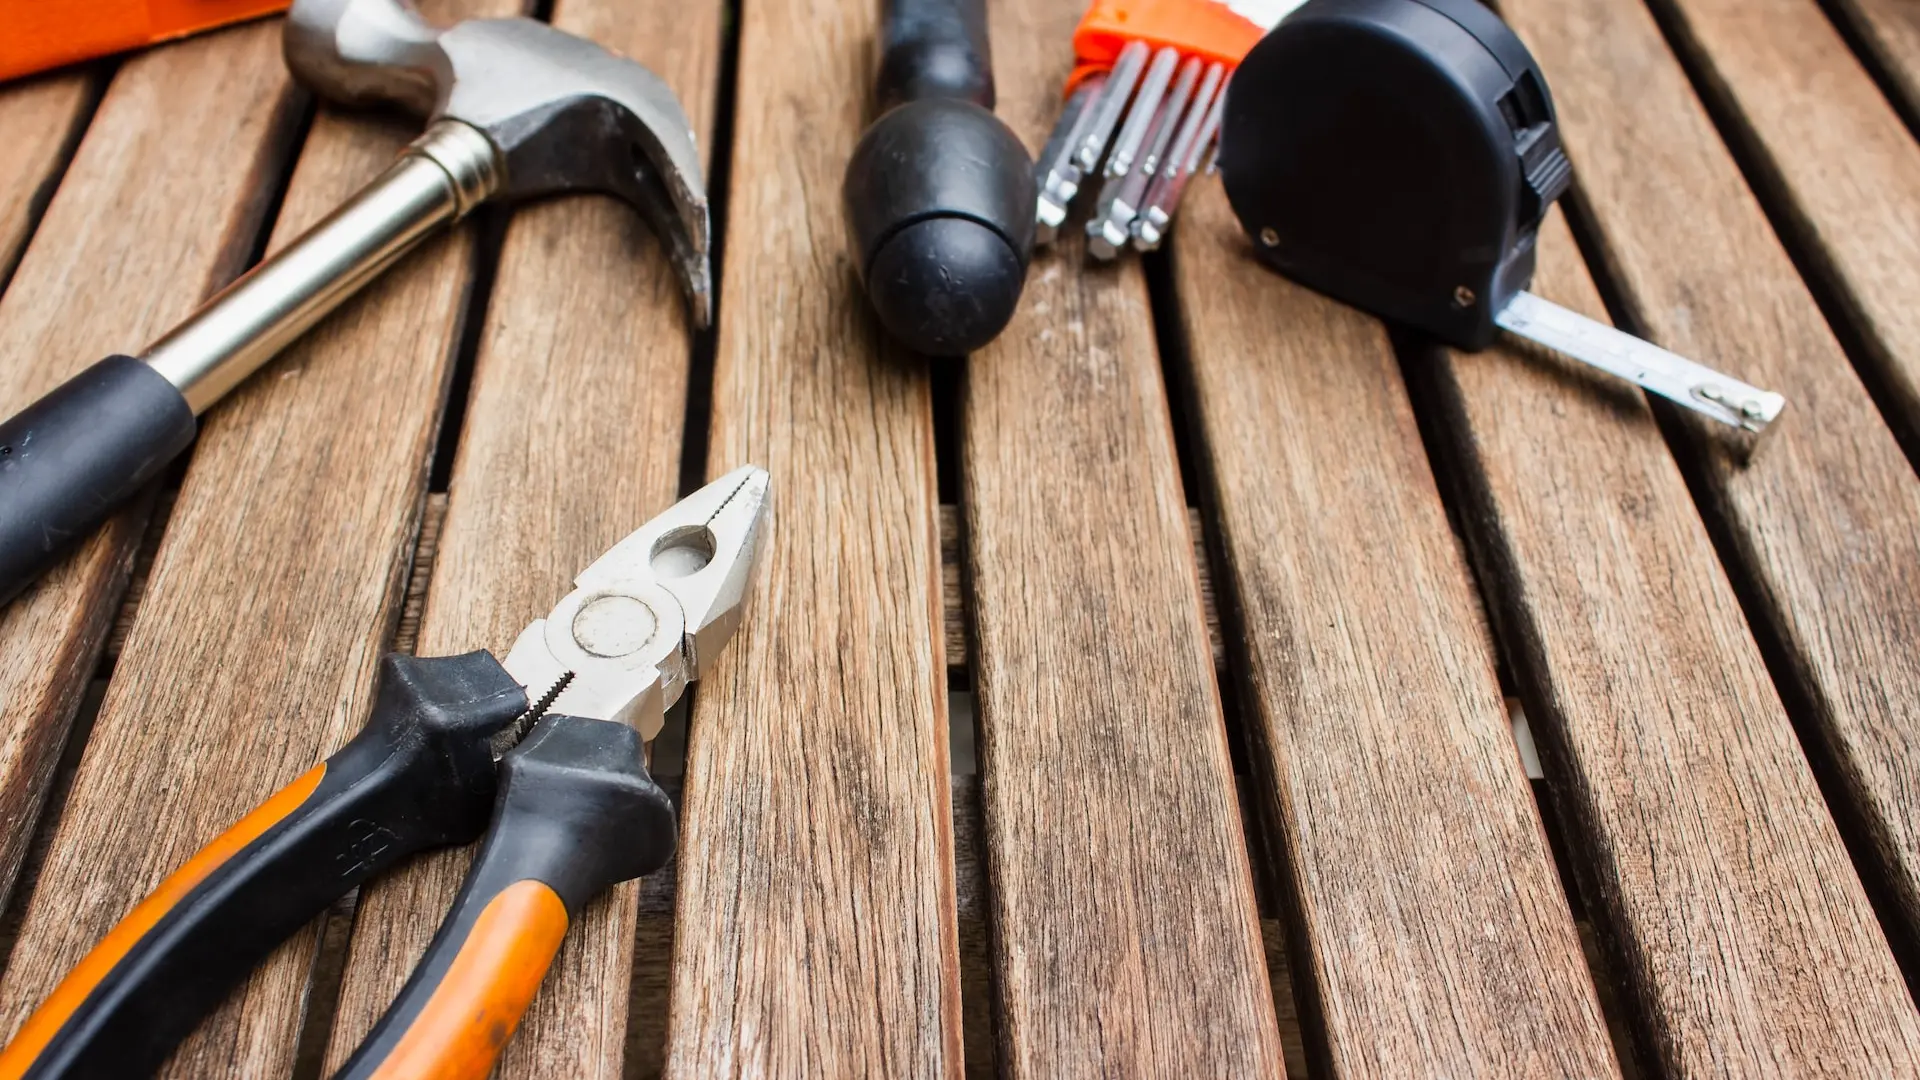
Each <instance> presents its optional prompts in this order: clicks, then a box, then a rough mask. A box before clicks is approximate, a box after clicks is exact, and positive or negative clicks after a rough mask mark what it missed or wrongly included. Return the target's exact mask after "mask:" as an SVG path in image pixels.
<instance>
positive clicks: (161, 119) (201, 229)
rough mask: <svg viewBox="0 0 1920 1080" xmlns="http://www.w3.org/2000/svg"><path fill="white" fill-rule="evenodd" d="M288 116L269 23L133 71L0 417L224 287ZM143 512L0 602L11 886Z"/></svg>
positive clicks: (30, 276)
mask: <svg viewBox="0 0 1920 1080" xmlns="http://www.w3.org/2000/svg"><path fill="white" fill-rule="evenodd" d="M48 92H49V93H53V94H55V96H58V94H59V91H57V90H55V91H48ZM41 119H43V120H44V119H45V117H44V116H42V117H41ZM293 120H294V115H293V113H292V110H291V109H290V107H289V95H288V93H287V89H286V76H285V74H284V72H283V70H282V68H281V63H280V50H279V40H278V37H277V35H276V33H275V32H274V30H273V29H272V28H270V27H266V26H250V27H241V28H238V29H234V30H229V31H225V32H222V33H217V34H211V35H208V36H205V37H201V38H196V39H195V40H193V41H190V42H185V43H182V44H179V45H174V46H168V47H164V48H160V49H155V50H153V51H151V52H147V53H144V54H142V55H141V56H139V57H137V58H135V59H133V60H130V61H128V62H127V63H126V64H125V65H123V66H122V67H121V69H120V71H119V74H118V75H117V76H116V77H115V78H114V80H113V83H112V85H111V86H110V88H109V89H108V91H107V93H106V96H105V98H104V100H103V101H102V102H101V104H100V107H99V109H98V111H97V113H96V115H95V117H94V119H93V122H92V123H91V125H90V126H89V129H88V131H87V134H86V136H85V137H84V139H83V140H82V141H81V143H80V145H79V147H78V148H77V150H76V151H75V155H74V159H73V161H72V162H71V164H70V165H69V167H68V169H67V171H66V173H65V179H64V182H63V183H62V184H61V186H60V189H59V191H58V192H57V193H56V194H55V196H54V198H53V200H52V201H51V202H50V203H49V204H48V206H47V210H46V214H45V216H44V217H43V218H42V220H41V222H40V225H39V227H38V229H36V230H35V232H34V236H33V242H32V243H31V244H30V245H29V246H28V249H27V252H26V254H25V255H24V256H22V257H21V259H20V263H19V265H18V267H17V268H16V269H15V272H14V275H13V279H12V282H11V284H10V285H9V286H8V288H7V291H6V294H5V296H4V297H0V410H4V411H5V412H7V413H11V412H13V411H14V410H16V409H19V408H22V407H24V406H25V405H26V404H27V403H28V402H30V401H32V400H33V399H34V398H36V397H38V396H39V395H40V394H42V393H44V392H46V391H47V390H49V389H51V388H52V387H54V386H55V385H57V384H59V383H60V382H62V381H63V380H65V379H66V378H67V377H68V376H70V375H72V374H73V373H74V372H76V371H78V370H80V369H81V368H83V367H85V366H87V365H88V364H91V363H93V362H94V361H96V360H98V359H100V358H101V357H103V356H106V355H108V354H109V353H114V352H124V351H126V350H128V349H138V348H139V347H141V346H142V345H143V344H145V343H146V342H147V341H149V340H151V339H152V338H153V337H154V336H155V335H157V334H159V333H160V332H162V331H164V330H165V329H166V328H167V327H168V326H169V325H170V324H171V323H172V322H174V321H175V320H176V319H178V318H180V317H181V316H183V315H185V314H186V313H187V312H188V311H190V310H192V308H193V306H194V305H195V304H197V303H198V302H199V301H200V300H201V299H202V298H203V297H205V296H206V295H207V294H209V293H211V292H213V291H214V290H215V289H217V288H219V287H220V286H221V285H224V284H225V283H226V281H227V280H228V279H229V278H230V277H231V276H232V275H233V274H234V273H235V272H236V271H237V270H239V269H240V267H241V265H242V264H243V263H244V261H245V259H246V258H247V255H248V253H249V252H250V251H251V249H252V247H253V245H254V242H255V239H256V237H257V236H258V231H259V227H260V216H261V213H262V211H263V207H264V205H265V202H266V200H267V198H268V197H269V195H270V194H271V191H272V189H273V187H274V185H275V184H276V182H277V178H278V177H279V175H280V174H281V172H282V170H283V168H284V163H285V158H286V145H285V144H286V141H287V135H288V133H289V132H290V130H291V129H292V126H293V124H292V121H293ZM60 137H62V138H63V137H64V135H62V136H60ZM7 145H8V146H9V147H12V146H15V145H20V144H19V143H14V142H9V143H8V144H7ZM10 153H11V151H9V154H10ZM9 160H10V161H12V160H15V159H12V158H11V157H9ZM41 160H42V161H43V162H44V160H45V157H44V155H42V158H41ZM20 164H21V165H22V166H25V167H30V163H29V162H27V161H24V160H23V161H21V162H20ZM10 167H11V166H10ZM23 175H30V174H16V176H23ZM16 193H17V189H16ZM143 518H144V509H141V508H136V509H133V510H130V511H129V512H127V513H125V514H123V515H121V517H120V518H118V519H116V520H115V521H114V522H113V523H111V524H110V525H108V526H107V527H106V528H105V529H103V530H102V531H101V533H100V535H98V536H96V537H94V538H93V539H92V540H91V541H90V542H88V543H87V544H85V545H83V546H82V548H81V549H80V550H79V551H77V552H76V553H75V554H74V556H72V557H71V558H69V559H68V560H67V561H66V562H65V563H64V564H62V565H61V566H59V567H57V568H56V569H55V570H54V571H53V572H52V573H51V574H50V575H48V576H47V577H46V578H45V579H43V580H42V581H41V582H40V583H39V584H38V585H37V586H35V587H34V588H31V589H29V590H28V591H27V592H26V593H24V594H22V595H21V596H20V598H18V599H17V600H15V601H14V602H13V603H12V604H10V605H8V606H6V607H5V608H4V609H0V655H4V656H5V657H6V658H7V662H6V664H5V665H0V892H5V891H8V890H10V889H11V886H12V883H13V878H14V875H15V874H16V873H17V872H18V870H19V866H20V858H21V855H22V853H23V851H24V849H25V846H26V843H27V840H28V837H29V836H30V835H31V834H32V831H33V822H34V820H35V818H36V817H37V815H38V814H39V808H40V803H41V799H42V797H43V796H44V794H45V784H46V780H47V777H48V773H49V771H50V770H51V769H52V768H53V764H54V761H55V760H56V759H57V758H58V756H59V753H60V746H61V744H62V742H63V741H64V740H65V738H66V733H67V728H68V725H69V724H70V723H71V722H72V719H73V712H74V708H75V707H76V705H77V704H78V702H79V699H80V693H81V690H82V688H83V687H84V685H85V682H86V676H87V673H88V671H89V670H90V669H91V668H92V666H93V664H94V660H95V657H96V656H97V655H98V652H99V648H100V642H101V639H102V637H103V635H104V634H105V633H106V629H107V623H108V621H109V620H110V619H111V618H112V615H113V611H114V604H115V600H116V599H117V596H118V593H119V590H120V585H121V583H122V582H124V580H125V575H126V566H127V560H128V559H129V558H130V557H131V555H132V547H133V544H134V543H135V542H136V541H137V539H138V538H139V535H140V529H141V524H142V521H143ZM75 899H76V901H78V900H79V899H81V898H78V897H76V898H75ZM80 914H81V915H82V916H84V915H85V914H86V913H85V912H84V909H83V910H82V911H81V912H80ZM116 914H117V912H116ZM16 966H17V965H16ZM9 985H12V984H11V983H9ZM8 1000H9V1001H10V1002H11V1004H9V1005H0V1031H4V1032H9V1033H10V1032H11V1031H12V1030H13V1028H14V1026H15V1025H16V1024H18V1023H19V1021H20V1019H21V1018H22V1016H23V1015H24V1013H23V1012H22V1009H23V1008H25V1007H30V1005H31V1004H32V1003H29V1002H22V1001H19V1000H17V999H8Z"/></svg>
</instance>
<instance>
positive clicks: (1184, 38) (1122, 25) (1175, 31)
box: [1067, 0, 1266, 94]
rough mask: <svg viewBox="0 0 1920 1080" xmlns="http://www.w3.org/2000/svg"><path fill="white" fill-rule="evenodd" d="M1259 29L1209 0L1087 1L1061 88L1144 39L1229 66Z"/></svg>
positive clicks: (1103, 66) (1252, 43) (1253, 40)
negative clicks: (1073, 61) (1068, 73)
mask: <svg viewBox="0 0 1920 1080" xmlns="http://www.w3.org/2000/svg"><path fill="white" fill-rule="evenodd" d="M1265 34H1266V31H1265V30H1264V29H1262V28H1261V27H1259V26H1257V25H1255V24H1253V23H1251V22H1249V21H1247V20H1246V19H1243V18H1241V17H1240V16H1239V15H1237V14H1235V13H1234V11H1233V10H1232V9H1230V8H1228V7H1227V5H1225V4H1222V3H1217V2H1215V0H1093V5H1092V6H1091V7H1089V8H1087V13H1086V14H1085V15H1083V16H1081V17H1080V25H1079V26H1078V27H1077V28H1075V30H1074V31H1073V54H1074V57H1075V58H1076V59H1077V60H1078V61H1079V63H1078V66H1076V67H1075V68H1074V69H1073V75H1072V77H1071V78H1069V79H1068V80H1067V93H1069V94H1071V93H1073V88H1074V87H1076V86H1078V85H1080V82H1081V80H1083V79H1085V78H1086V77H1087V76H1089V75H1092V74H1095V73H1096V72H1101V71H1107V70H1109V69H1111V68H1112V67H1113V61H1114V58H1115V57H1117V56H1119V55H1120V50H1121V49H1123V48H1126V46H1127V44H1128V43H1129V42H1133V41H1144V42H1146V43H1147V44H1149V45H1152V46H1153V47H1154V48H1156V49H1158V48H1160V47H1161V46H1164V45H1171V46H1173V47H1174V48H1176V49H1179V50H1180V52H1181V54H1182V55H1185V56H1198V57H1200V58H1202V59H1204V60H1218V61H1220V62H1221V63H1223V64H1225V65H1227V67H1229V68H1232V67H1234V66H1235V65H1237V64H1239V63H1240V61H1241V59H1242V58H1243V57H1245V56H1246V55H1247V52H1248V50H1250V49H1252V48H1253V47H1254V46H1255V45H1257V44H1259V42H1260V38H1261V37H1262V36H1264V35H1265Z"/></svg>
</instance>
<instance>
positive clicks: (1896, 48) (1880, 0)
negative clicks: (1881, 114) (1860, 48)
mask: <svg viewBox="0 0 1920 1080" xmlns="http://www.w3.org/2000/svg"><path fill="white" fill-rule="evenodd" d="M1832 2H1833V5H1834V7H1835V9H1836V10H1838V11H1840V12H1841V13H1842V14H1843V15H1844V16H1845V17H1846V19H1847V20H1848V22H1849V24H1850V25H1851V26H1852V28H1853V29H1854V31H1855V32H1856V33H1858V34H1859V36H1860V40H1861V41H1862V43H1864V44H1865V46H1866V48H1867V50H1868V51H1869V52H1871V53H1872V54H1873V55H1874V57H1875V58H1876V59H1877V60H1878V61H1879V63H1880V68H1881V70H1882V71H1884V72H1886V74H1887V76H1888V77H1889V78H1890V79H1892V80H1893V83H1894V85H1895V87H1896V88H1897V90H1896V92H1897V93H1899V94H1900V96H1901V97H1903V98H1905V99H1906V100H1905V105H1906V107H1907V109H1908V111H1909V115H1914V114H1920V5H1915V4H1913V3H1911V2H1910V0H1832Z"/></svg>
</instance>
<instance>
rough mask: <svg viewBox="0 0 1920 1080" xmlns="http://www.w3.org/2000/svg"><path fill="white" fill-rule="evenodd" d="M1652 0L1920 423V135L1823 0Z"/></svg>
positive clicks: (1896, 397)
mask: <svg viewBox="0 0 1920 1080" xmlns="http://www.w3.org/2000/svg"><path fill="white" fill-rule="evenodd" d="M1656 2H1657V3H1658V4H1659V6H1660V7H1661V8H1662V9H1663V10H1664V11H1666V12H1667V14H1668V16H1669V18H1668V25H1669V26H1670V27H1671V29H1672V32H1673V35H1674V38H1675V44H1676V46H1677V47H1678V48H1679V49H1681V50H1682V51H1683V52H1684V53H1685V54H1686V55H1687V56H1689V57H1690V58H1691V59H1692V60H1693V61H1694V63H1695V65H1696V67H1697V70H1698V71H1699V72H1700V74H1701V77H1702V81H1703V82H1704V84H1705V85H1704V86H1703V87H1702V89H1703V90H1704V91H1705V92H1707V93H1709V94H1711V95H1712V96H1713V98H1714V99H1715V100H1716V101H1717V102H1718V103H1719V104H1720V105H1721V106H1722V109H1723V113H1724V114H1725V115H1727V116H1728V117H1730V118H1731V120H1732V126H1733V129H1734V134H1735V136H1736V137H1737V138H1738V139H1739V140H1740V142H1742V143H1744V144H1746V145H1747V146H1749V147H1750V148H1751V149H1752V151H1753V155H1754V159H1755V160H1754V161H1753V162H1752V166H1753V167H1755V168H1756V169H1757V170H1758V171H1759V173H1760V174H1761V175H1760V176H1759V177H1757V178H1756V182H1757V183H1760V184H1762V185H1763V190H1766V189H1770V190H1772V191H1773V192H1774V194H1775V196H1776V199H1777V201H1778V204H1779V205H1778V206H1777V207H1776V209H1777V210H1780V211H1784V212H1785V214H1786V218H1787V221H1788V222H1789V224H1790V231H1791V232H1792V233H1794V234H1797V239H1798V240H1799V241H1800V243H1801V244H1803V245H1804V246H1805V247H1806V248H1807V249H1808V250H1807V251H1806V254H1807V255H1809V256H1811V260H1812V262H1813V264H1814V265H1815V266H1816V267H1817V272H1818V273H1819V274H1820V276H1821V277H1823V278H1825V279H1826V281H1827V283H1828V284H1829V285H1830V286H1831V287H1832V289H1833V290H1834V293H1835V296H1836V299H1837V300H1838V302H1839V304H1840V306H1841V308H1842V309H1843V310H1844V312H1845V317H1846V319H1847V322H1848V323H1849V324H1850V326H1851V328H1852V329H1853V330H1854V331H1855V332H1856V334H1857V336H1858V339H1859V341H1860V344H1861V347H1862V351H1863V355H1860V356H1858V357H1856V360H1857V362H1860V363H1863V364H1865V365H1868V366H1869V367H1870V369H1871V370H1872V371H1873V372H1874V373H1875V375H1876V376H1877V379H1878V381H1879V382H1880V383H1881V384H1882V385H1884V386H1885V387H1886V388H1887V391H1888V398H1889V399H1890V400H1889V401H1888V402H1887V404H1889V405H1891V406H1892V408H1893V409H1894V410H1895V412H1896V413H1897V415H1895V416H1894V417H1892V420H1893V422H1894V423H1895V425H1896V426H1897V427H1898V428H1901V429H1904V430H1907V431H1910V432H1920V304H1915V303H1914V302H1913V298H1914V295H1915V293H1916V291H1920V142H1915V141H1914V138H1913V135H1912V133H1911V132H1909V131H1908V130H1907V127H1906V125H1905V124H1904V123H1902V122H1901V120H1900V116H1899V114H1898V113H1896V112H1895V111H1894V109H1893V105H1892V104H1891V103H1890V102H1888V101H1887V99H1886V98H1885V97H1884V96H1883V95H1882V94H1881V92H1880V88H1879V87H1878V86H1876V85H1874V82H1873V78H1872V76H1870V75H1868V74H1867V71H1866V69H1865V68H1863V67H1861V66H1860V62H1859V60H1858V59H1856V58H1855V57H1854V55H1853V53H1852V52H1851V51H1850V50H1849V49H1848V48H1847V43H1846V42H1845V41H1844V40H1843V39H1842V38H1841V37H1840V33H1839V31H1838V30H1837V29H1835V28H1834V25H1833V23H1832V22H1830V21H1829V20H1828V18H1827V15H1826V13H1825V12H1823V11H1821V10H1820V6H1819V4H1818V3H1816V2H1815V0H1656ZM1915 748H1920V743H1916V744H1915ZM1915 768H1916V771H1915V773H1914V774H1913V775H1915V776H1920V766H1916V767H1915ZM1914 825H1915V826H1916V827H1917V828H1920V818H1916V819H1914ZM1912 850H1914V851H1915V852H1916V853H1920V848H1915V849H1912Z"/></svg>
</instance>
